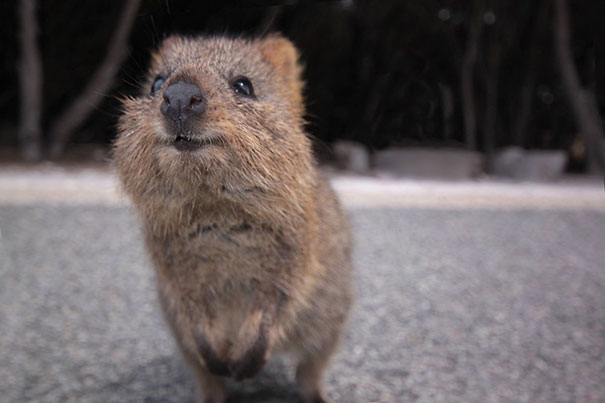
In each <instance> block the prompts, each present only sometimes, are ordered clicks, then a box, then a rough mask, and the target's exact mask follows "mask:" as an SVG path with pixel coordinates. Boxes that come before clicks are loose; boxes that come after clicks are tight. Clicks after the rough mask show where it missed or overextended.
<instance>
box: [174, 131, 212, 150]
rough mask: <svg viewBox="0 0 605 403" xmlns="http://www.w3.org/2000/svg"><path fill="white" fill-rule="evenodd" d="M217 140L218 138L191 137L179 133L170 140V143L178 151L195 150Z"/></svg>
mask: <svg viewBox="0 0 605 403" xmlns="http://www.w3.org/2000/svg"><path fill="white" fill-rule="evenodd" d="M218 141H219V139H218V138H193V137H189V136H185V135H183V134H179V135H177V136H176V138H175V139H174V141H173V142H172V145H173V146H174V148H176V149H177V150H178V151H195V150H198V149H200V148H202V147H205V146H208V145H211V144H216V143H217V142H218Z"/></svg>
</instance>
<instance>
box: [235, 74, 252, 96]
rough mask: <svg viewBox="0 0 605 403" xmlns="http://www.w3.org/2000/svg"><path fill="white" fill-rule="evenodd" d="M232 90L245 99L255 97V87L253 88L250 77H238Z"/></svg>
mask: <svg viewBox="0 0 605 403" xmlns="http://www.w3.org/2000/svg"><path fill="white" fill-rule="evenodd" d="M231 88H233V91H234V92H235V93H236V94H238V95H241V96H244V97H249V98H254V97H255V95H254V87H253V86H252V83H251V82H250V80H249V79H248V77H244V76H239V77H236V78H235V79H234V80H233V81H232V82H231Z"/></svg>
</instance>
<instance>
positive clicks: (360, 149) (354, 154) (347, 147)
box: [332, 140, 370, 173]
mask: <svg viewBox="0 0 605 403" xmlns="http://www.w3.org/2000/svg"><path fill="white" fill-rule="evenodd" d="M332 147H333V149H334V155H335V157H336V163H337V165H338V167H339V168H341V169H346V170H348V171H353V172H357V173H366V172H368V170H369V169H370V156H369V153H368V150H367V148H366V147H365V146H364V145H363V144H360V143H357V142H355V141H347V140H337V141H335V142H334V144H333V146H332Z"/></svg>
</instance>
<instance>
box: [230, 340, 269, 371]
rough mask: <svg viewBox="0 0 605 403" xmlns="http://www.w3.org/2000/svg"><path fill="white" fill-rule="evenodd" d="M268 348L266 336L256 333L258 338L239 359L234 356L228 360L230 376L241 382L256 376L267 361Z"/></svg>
mask: <svg viewBox="0 0 605 403" xmlns="http://www.w3.org/2000/svg"><path fill="white" fill-rule="evenodd" d="M268 347H269V342H268V339H267V334H266V333H265V332H260V333H258V337H257V338H256V340H255V341H254V343H253V344H252V346H251V347H250V348H248V350H246V351H245V352H244V353H243V354H242V355H240V356H239V357H237V356H236V357H234V359H232V360H230V361H231V362H230V365H229V369H230V370H231V374H232V376H233V377H234V378H235V379H236V380H238V381H241V380H243V379H246V378H252V377H253V376H255V375H256V374H258V373H259V372H260V371H261V369H263V367H264V366H265V363H266V361H267V351H268Z"/></svg>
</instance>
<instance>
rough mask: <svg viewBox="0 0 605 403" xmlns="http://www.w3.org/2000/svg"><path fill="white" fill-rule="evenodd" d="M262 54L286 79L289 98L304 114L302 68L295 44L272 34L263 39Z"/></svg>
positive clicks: (300, 112) (297, 110)
mask: <svg viewBox="0 0 605 403" xmlns="http://www.w3.org/2000/svg"><path fill="white" fill-rule="evenodd" d="M260 48H261V53H262V54H263V56H264V57H265V59H266V60H267V61H268V62H269V63H270V64H271V66H272V67H273V68H274V69H275V71H276V72H277V73H278V74H279V75H280V76H281V77H283V78H284V81H285V83H286V85H287V91H288V94H287V96H288V98H289V99H290V100H291V101H292V103H293V105H292V106H293V107H294V109H295V111H296V112H297V113H299V114H300V116H302V115H303V114H304V105H303V96H302V90H303V86H304V85H303V81H302V78H301V75H302V66H301V64H300V63H299V61H298V50H297V49H296V47H295V46H294V44H293V43H292V42H291V41H290V40H289V39H286V38H284V37H283V36H281V35H279V34H270V35H268V36H266V37H265V38H263V39H261V45H260Z"/></svg>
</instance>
